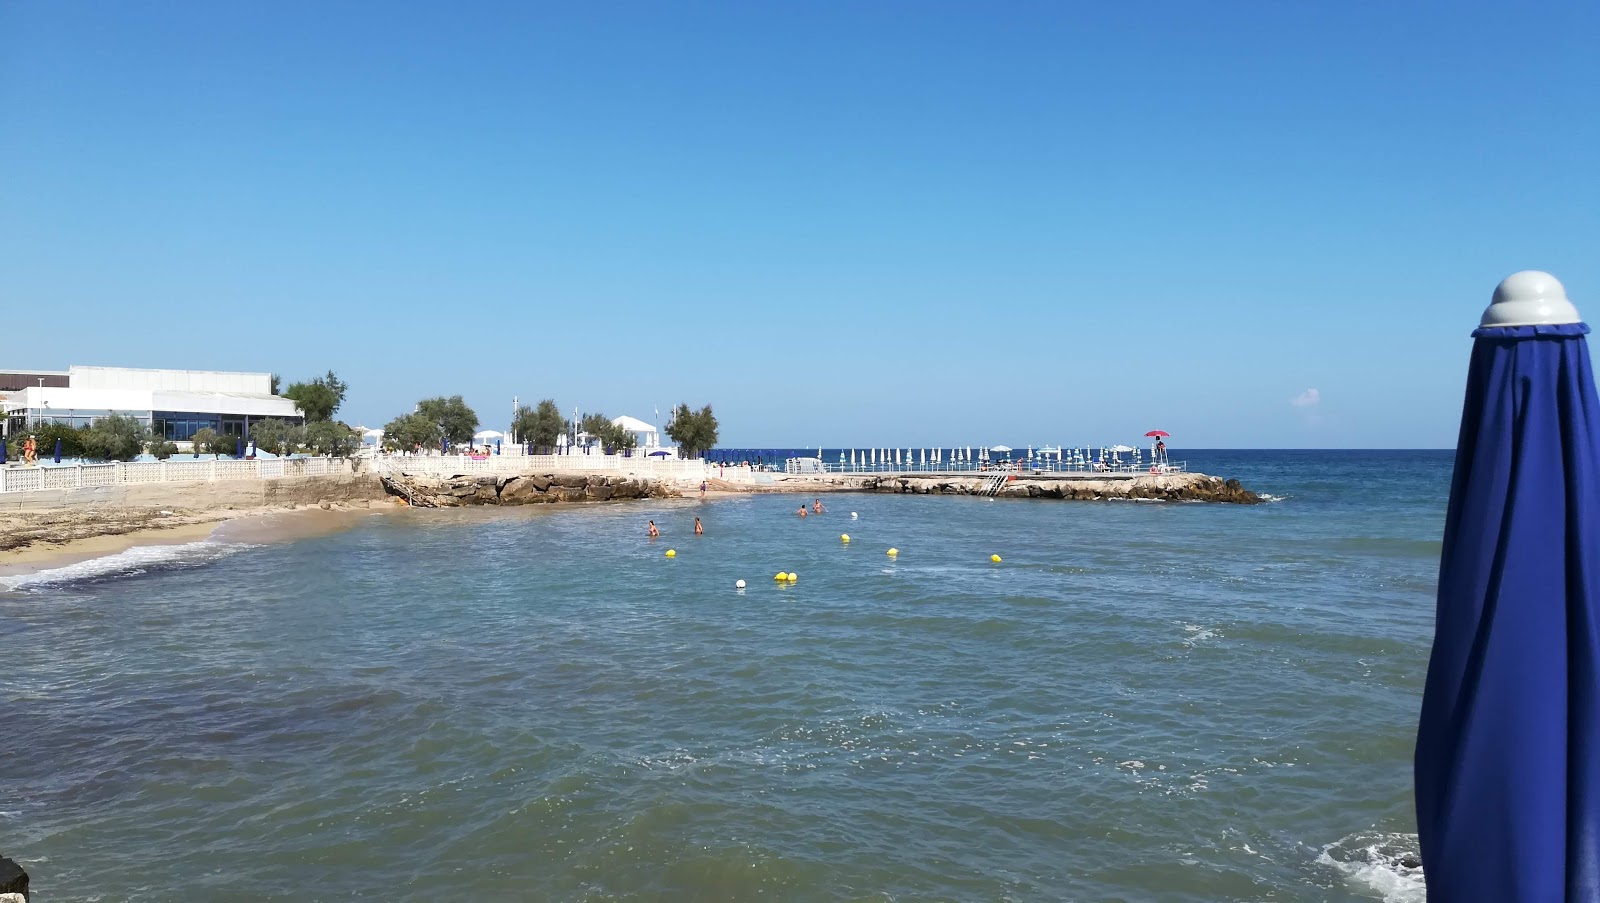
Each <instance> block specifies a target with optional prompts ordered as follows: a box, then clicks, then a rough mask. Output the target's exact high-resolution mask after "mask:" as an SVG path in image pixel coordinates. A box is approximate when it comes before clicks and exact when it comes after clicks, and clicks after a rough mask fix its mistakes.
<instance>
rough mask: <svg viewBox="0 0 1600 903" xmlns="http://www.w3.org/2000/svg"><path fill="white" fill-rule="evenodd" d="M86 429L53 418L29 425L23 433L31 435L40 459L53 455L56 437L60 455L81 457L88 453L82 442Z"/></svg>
mask: <svg viewBox="0 0 1600 903" xmlns="http://www.w3.org/2000/svg"><path fill="white" fill-rule="evenodd" d="M87 430H88V427H75V426H72V425H70V424H66V423H61V422H59V421H55V420H46V421H45V422H43V423H39V424H35V425H34V426H32V427H30V428H29V429H28V431H27V432H25V433H23V435H24V436H32V437H33V440H34V443H35V444H36V445H37V446H38V448H39V459H40V460H43V459H45V458H53V457H55V454H56V440H57V439H60V440H61V457H63V458H81V457H83V456H84V455H85V454H87V453H88V449H87V448H86V447H85V446H84V443H83V439H84V436H85V434H86V432H87ZM19 448H20V446H19Z"/></svg>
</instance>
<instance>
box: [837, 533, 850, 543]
mask: <svg viewBox="0 0 1600 903" xmlns="http://www.w3.org/2000/svg"><path fill="white" fill-rule="evenodd" d="M839 541H840V542H849V541H850V534H849V533H840V534H839Z"/></svg>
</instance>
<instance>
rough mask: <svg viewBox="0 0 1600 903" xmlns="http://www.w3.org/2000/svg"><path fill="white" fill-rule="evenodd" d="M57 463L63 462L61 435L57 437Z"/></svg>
mask: <svg viewBox="0 0 1600 903" xmlns="http://www.w3.org/2000/svg"><path fill="white" fill-rule="evenodd" d="M56 463H57V464H60V463H61V437H60V436H57V437H56Z"/></svg>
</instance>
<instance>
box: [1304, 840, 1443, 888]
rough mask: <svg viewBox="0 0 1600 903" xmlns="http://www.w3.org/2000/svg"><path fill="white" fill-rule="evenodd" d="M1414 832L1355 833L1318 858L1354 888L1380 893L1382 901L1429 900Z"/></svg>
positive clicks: (1328, 848)
mask: <svg viewBox="0 0 1600 903" xmlns="http://www.w3.org/2000/svg"><path fill="white" fill-rule="evenodd" d="M1419 849H1420V847H1419V844H1418V841H1417V835H1415V834H1378V833H1361V834H1352V835H1350V836H1349V837H1345V838H1343V839H1340V840H1338V841H1335V842H1334V843H1330V844H1328V845H1327V846H1326V847H1323V848H1322V853H1321V855H1319V856H1318V857H1317V862H1318V863H1319V864H1321V865H1325V866H1329V867H1331V868H1333V869H1334V870H1335V871H1337V872H1339V873H1340V874H1341V875H1343V876H1344V879H1345V881H1347V882H1349V883H1350V884H1351V885H1352V886H1353V887H1357V888H1360V889H1363V890H1365V891H1367V892H1369V893H1373V894H1377V895H1378V896H1379V898H1380V899H1382V900H1383V903H1426V901H1427V899H1428V888H1427V885H1426V884H1424V883H1423V880H1422V867H1421V866H1420V865H1414V864H1412V863H1416V862H1418V861H1419V859H1420V854H1419V852H1418V850H1419Z"/></svg>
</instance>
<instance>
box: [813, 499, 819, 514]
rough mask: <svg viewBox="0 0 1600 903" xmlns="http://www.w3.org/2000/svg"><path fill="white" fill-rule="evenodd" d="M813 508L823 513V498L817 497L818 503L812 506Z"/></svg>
mask: <svg viewBox="0 0 1600 903" xmlns="http://www.w3.org/2000/svg"><path fill="white" fill-rule="evenodd" d="M811 510H812V511H815V512H816V513H818V514H821V513H822V499H817V503H816V504H815V505H812V506H811Z"/></svg>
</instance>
